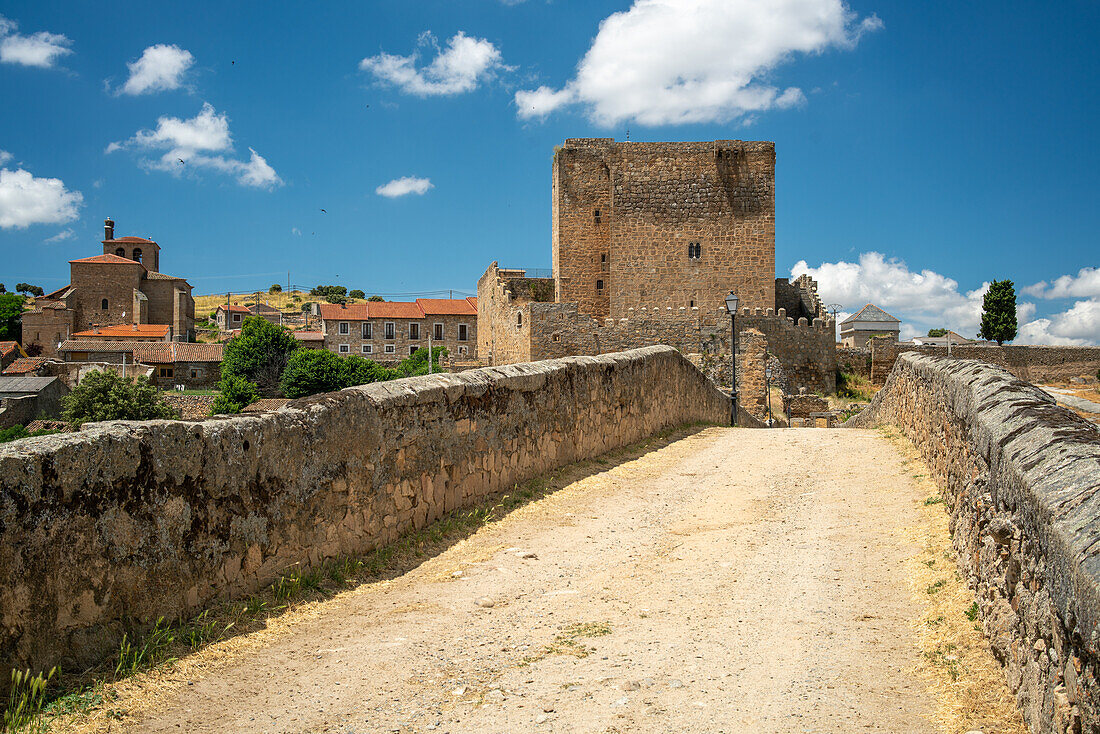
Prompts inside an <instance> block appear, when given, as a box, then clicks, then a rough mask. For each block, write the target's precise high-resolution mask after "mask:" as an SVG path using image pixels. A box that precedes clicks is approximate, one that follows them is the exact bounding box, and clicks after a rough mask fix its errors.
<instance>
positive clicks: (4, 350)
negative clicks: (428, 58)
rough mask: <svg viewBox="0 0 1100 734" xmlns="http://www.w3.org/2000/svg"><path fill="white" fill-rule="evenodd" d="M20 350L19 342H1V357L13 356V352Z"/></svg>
mask: <svg viewBox="0 0 1100 734" xmlns="http://www.w3.org/2000/svg"><path fill="white" fill-rule="evenodd" d="M18 351H19V344H18V343H17V342H0V359H2V358H4V357H9V356H11V354H12V352H18Z"/></svg>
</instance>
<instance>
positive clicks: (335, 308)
mask: <svg viewBox="0 0 1100 734" xmlns="http://www.w3.org/2000/svg"><path fill="white" fill-rule="evenodd" d="M320 312H321V324H322V327H321V333H322V338H323V344H324V348H325V349H328V350H330V351H333V352H336V353H337V354H342V355H349V354H360V355H362V356H364V357H368V358H370V359H375V360H381V361H400V360H402V359H405V358H406V357H408V356H409V355H410V354H412V353H414V352H415V351H416V350H417V349H419V348H421V347H427V346H428V342H429V336H430V340H431V344H432V346H433V347H446V349H447V351H448V353H449V354H451V355H453V356H455V357H461V358H474V357H476V356H477V299H476V298H460V299H449V298H418V299H416V300H415V301H409V302H403V301H368V302H367V303H352V304H335V303H323V304H321V306H320Z"/></svg>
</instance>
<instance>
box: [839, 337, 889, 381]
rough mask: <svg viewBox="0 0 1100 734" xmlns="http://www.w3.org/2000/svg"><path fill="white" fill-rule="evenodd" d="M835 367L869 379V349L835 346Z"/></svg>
mask: <svg viewBox="0 0 1100 734" xmlns="http://www.w3.org/2000/svg"><path fill="white" fill-rule="evenodd" d="M836 365H837V369H839V370H841V371H842V372H847V373H848V374H850V375H856V376H857V377H862V378H863V379H865V380H870V379H871V350H870V349H869V348H867V347H842V346H839V345H838V346H837V347H836ZM879 384H882V383H879Z"/></svg>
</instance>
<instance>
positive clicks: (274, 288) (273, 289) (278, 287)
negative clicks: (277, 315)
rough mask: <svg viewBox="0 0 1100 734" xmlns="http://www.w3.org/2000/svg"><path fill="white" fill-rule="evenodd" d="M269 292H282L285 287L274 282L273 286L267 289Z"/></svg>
mask: <svg viewBox="0 0 1100 734" xmlns="http://www.w3.org/2000/svg"><path fill="white" fill-rule="evenodd" d="M267 292H268V293H282V292H283V287H282V286H281V285H279V284H278V283H272V284H271V287H270V288H268V289H267Z"/></svg>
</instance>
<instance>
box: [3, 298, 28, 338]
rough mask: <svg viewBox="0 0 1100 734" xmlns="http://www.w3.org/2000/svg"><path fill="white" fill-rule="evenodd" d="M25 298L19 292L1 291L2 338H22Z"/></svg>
mask: <svg viewBox="0 0 1100 734" xmlns="http://www.w3.org/2000/svg"><path fill="white" fill-rule="evenodd" d="M24 300H25V299H24V298H23V296H21V295H19V294H18V293H0V339H14V340H15V341H19V340H20V339H19V337H20V334H21V333H22V329H21V327H20V324H21V322H22V319H23V302H24Z"/></svg>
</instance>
